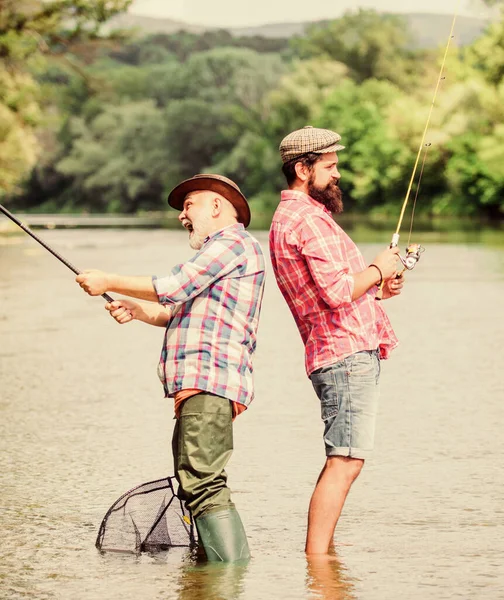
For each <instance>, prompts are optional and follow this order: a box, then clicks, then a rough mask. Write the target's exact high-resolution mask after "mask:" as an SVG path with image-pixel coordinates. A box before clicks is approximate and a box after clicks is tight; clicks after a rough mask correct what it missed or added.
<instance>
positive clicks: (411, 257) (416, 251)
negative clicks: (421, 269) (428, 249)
mask: <svg viewBox="0 0 504 600" xmlns="http://www.w3.org/2000/svg"><path fill="white" fill-rule="evenodd" d="M423 252H425V248H424V247H423V246H420V244H410V245H409V246H408V247H407V248H406V256H405V257H404V258H403V257H402V256H401V255H400V254H398V257H399V260H400V261H401V262H402V264H403V267H404V269H407V270H408V271H411V270H412V269H414V268H415V267H416V264H417V262H418V261H419V260H420V256H421V255H422V253H423ZM403 272H404V270H403Z"/></svg>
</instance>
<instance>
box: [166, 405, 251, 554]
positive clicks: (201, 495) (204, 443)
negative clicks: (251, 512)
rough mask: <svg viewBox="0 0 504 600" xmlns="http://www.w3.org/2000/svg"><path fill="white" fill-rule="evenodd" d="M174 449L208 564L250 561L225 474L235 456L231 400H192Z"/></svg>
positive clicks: (182, 488) (178, 475)
mask: <svg viewBox="0 0 504 600" xmlns="http://www.w3.org/2000/svg"><path fill="white" fill-rule="evenodd" d="M172 448H173V462H174V467H175V476H176V478H177V480H178V482H179V485H180V490H179V494H180V496H181V498H182V499H183V500H184V501H185V503H186V506H187V508H188V509H189V510H190V511H191V514H192V516H193V518H194V521H195V523H196V528H197V530H198V537H199V540H200V542H201V544H202V545H203V548H204V549H205V553H206V555H207V559H208V560H209V561H224V562H235V561H239V560H246V559H248V558H250V552H249V548H248V543H247V536H246V535H245V530H244V528H243V524H242V522H241V519H240V515H239V514H238V512H237V510H236V508H235V506H234V504H233V503H232V502H231V492H230V490H229V488H228V487H227V475H226V471H225V470H224V469H225V466H226V464H227V462H228V460H229V459H230V457H231V454H232V452H233V421H232V407H231V403H230V402H229V400H227V399H226V398H221V397H220V396H214V395H212V394H198V395H196V396H191V397H190V398H188V399H187V400H186V401H185V402H184V403H183V404H182V408H181V411H180V418H178V419H177V423H176V425H175V429H174V431H173V440H172Z"/></svg>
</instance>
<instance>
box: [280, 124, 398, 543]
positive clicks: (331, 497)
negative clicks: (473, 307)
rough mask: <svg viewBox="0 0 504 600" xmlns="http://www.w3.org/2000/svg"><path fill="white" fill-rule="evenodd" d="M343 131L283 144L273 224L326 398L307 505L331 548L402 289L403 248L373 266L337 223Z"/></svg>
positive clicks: (289, 295) (311, 531) (371, 414)
mask: <svg viewBox="0 0 504 600" xmlns="http://www.w3.org/2000/svg"><path fill="white" fill-rule="evenodd" d="M340 139H341V136H340V135H339V134H337V133H335V132H333V131H329V130H326V129H317V128H314V127H304V128H303V129H300V130H297V131H293V132H292V133H290V134H289V135H287V136H286V137H285V138H284V139H283V140H282V142H281V144H280V155H281V158H282V162H283V168H282V170H283V173H284V175H285V177H286V179H287V184H288V188H289V189H288V190H284V191H283V192H282V194H281V201H280V204H279V205H278V208H277V209H276V212H275V214H274V217H273V221H272V224H271V229H270V237H269V239H270V253H271V260H272V264H273V269H274V272H275V277H276V280H277V283H278V286H279V288H280V291H281V292H282V294H283V296H284V298H285V300H286V301H287V304H288V306H289V308H290V310H291V312H292V314H293V316H294V319H295V321H296V325H297V327H298V329H299V333H300V334H301V338H302V340H303V343H304V345H305V367H306V372H307V375H308V376H309V378H310V379H311V381H312V384H313V387H314V389H315V392H316V394H317V396H318V397H319V399H320V403H321V415H322V420H323V421H324V443H325V450H326V461H325V464H324V467H323V469H322V472H321V473H320V475H319V478H318V481H317V484H316V486H315V490H314V492H313V495H312V498H311V501H310V507H309V511H308V530H307V536H306V548H305V550H306V553H307V554H327V553H328V551H329V548H330V546H331V544H332V540H333V536H334V531H335V528H336V524H337V522H338V519H339V516H340V514H341V511H342V509H343V505H344V502H345V499H346V497H347V494H348V492H349V490H350V487H351V485H352V483H353V482H354V481H355V479H356V478H357V477H358V475H359V473H360V471H361V469H362V466H363V464H364V460H365V459H366V458H368V457H369V456H370V454H371V452H372V450H373V444H374V432H375V420H376V412H377V402H378V382H379V375H380V360H381V359H384V358H388V356H389V354H390V352H391V350H392V349H393V348H394V347H395V346H396V345H397V339H396V337H395V335H394V332H393V330H392V327H391V325H390V322H389V320H388V318H387V315H386V314H385V312H384V310H383V308H382V305H381V304H380V303H379V302H377V301H376V300H375V295H376V292H377V290H378V287H379V286H381V284H382V283H383V298H384V299H386V298H390V297H392V296H396V295H398V294H400V292H401V288H402V286H403V282H402V279H400V278H399V279H396V264H397V256H396V255H397V253H398V251H399V250H398V249H397V248H387V249H386V250H384V251H383V252H381V253H380V254H378V256H377V257H376V258H375V259H374V261H373V262H372V264H370V265H369V266H368V265H367V264H366V262H365V261H364V258H363V257H362V254H361V253H360V251H359V249H358V248H357V246H356V245H355V244H354V243H353V242H352V240H351V239H350V238H349V236H348V235H347V234H346V233H345V232H344V231H343V229H342V228H341V227H340V226H339V225H338V224H337V223H336V222H335V221H334V219H333V217H332V216H331V213H335V214H339V213H341V212H342V210H343V202H342V194H341V190H340V188H339V186H338V183H339V180H340V174H339V171H338V155H337V152H339V151H340V150H343V148H344V146H341V145H340V144H339V141H340Z"/></svg>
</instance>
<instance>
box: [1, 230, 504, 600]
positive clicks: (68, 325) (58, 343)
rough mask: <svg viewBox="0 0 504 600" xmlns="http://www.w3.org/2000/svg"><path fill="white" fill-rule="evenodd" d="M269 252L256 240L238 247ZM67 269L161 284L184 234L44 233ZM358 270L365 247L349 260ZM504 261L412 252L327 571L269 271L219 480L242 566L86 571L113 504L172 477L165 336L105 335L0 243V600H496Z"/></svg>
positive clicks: (153, 563)
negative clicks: (367, 440) (376, 404)
mask: <svg viewBox="0 0 504 600" xmlns="http://www.w3.org/2000/svg"><path fill="white" fill-rule="evenodd" d="M254 234H255V235H256V237H258V239H259V240H260V241H261V243H262V244H263V247H264V249H265V251H266V248H267V234H266V233H264V232H254ZM41 235H42V236H43V237H44V239H46V240H47V241H48V242H49V243H50V244H52V245H53V246H54V247H55V248H57V249H58V250H59V251H60V252H61V253H62V254H63V255H64V256H65V257H66V258H68V259H69V260H70V261H71V262H73V263H74V264H75V265H77V266H78V267H80V268H82V269H84V268H91V267H94V268H101V269H104V270H110V271H115V272H118V273H124V274H136V275H144V274H158V275H163V274H166V273H167V272H168V271H169V270H170V269H171V267H172V266H173V265H174V264H176V263H177V262H179V261H183V260H185V259H186V258H188V257H189V256H190V255H191V254H192V251H191V250H190V249H189V247H188V246H187V239H186V235H185V233H184V232H181V231H167V230H154V231H139V230H130V231H119V230H117V231H115V230H107V231H101V230H93V231H85V230H79V231H59V230H56V231H47V232H42V233H41ZM361 248H362V250H363V252H364V254H365V256H366V258H367V259H368V260H369V261H371V259H372V258H373V257H374V256H375V254H376V253H377V251H378V250H379V249H380V248H381V246H380V245H377V244H363V245H362V246H361ZM503 297H504V248H503V247H502V245H500V246H499V244H496V245H494V246H488V247H485V246H482V245H478V244H474V245H469V244H459V245H439V244H427V250H426V252H425V254H424V255H423V256H422V259H421V262H420V263H419V264H418V267H417V269H416V270H415V271H414V272H412V273H411V274H409V275H408V283H407V286H406V287H405V290H404V293H403V295H402V296H401V297H400V298H399V299H395V300H391V301H387V303H386V304H385V307H386V308H387V310H388V313H389V315H390V317H391V320H392V322H393V325H394V327H395V330H396V333H397V334H398V336H399V338H400V340H401V346H400V348H398V349H397V350H396V351H395V353H394V354H393V356H392V358H391V360H390V361H388V362H385V363H383V369H382V372H383V378H382V399H381V408H380V415H379V421H378V428H377V443H376V452H375V455H374V457H373V458H372V459H371V460H369V461H368V463H367V464H366V466H365V468H364V470H363V472H362V475H361V477H360V478H359V480H358V481H357V482H356V484H355V486H354V487H353V489H352V491H351V494H350V497H349V500H348V502H347V505H346V507H345V509H344V513H343V515H342V518H341V520H340V523H339V525H338V528H337V534H336V538H335V541H336V556H335V557H333V558H332V559H331V560H311V561H309V562H307V560H306V558H305V556H304V553H303V544H304V536H305V528H306V510H307V506H308V502H309V498H310V495H311V492H312V489H313V486H314V484H315V481H316V479H317V476H318V472H319V470H320V468H321V467H322V464H323V461H324V455H323V443H322V439H321V433H322V427H321V422H320V419H319V408H318V401H317V399H316V396H315V394H314V392H313V390H312V388H311V384H310V382H309V381H308V379H307V378H306V376H305V374H304V370H303V349H302V345H301V341H300V339H299V335H298V333H297V330H296V329H295V326H294V322H293V320H292V317H291V316H290V314H289V312H288V310H287V308H286V306H285V305H284V302H283V299H282V298H281V296H280V294H279V292H278V290H277V288H276V284H275V282H274V279H273V277H272V272H271V269H270V270H269V280H268V282H267V289H266V294H265V299H264V305H263V313H262V320H261V325H260V331H259V343H258V351H257V357H256V361H255V368H256V399H255V400H254V402H253V404H252V406H251V408H250V409H249V410H248V411H247V412H246V413H245V414H244V415H241V416H240V417H239V418H238V420H237V421H236V423H235V453H234V456H233V458H232V461H231V463H230V466H229V469H228V472H229V479H230V484H231V487H232V489H233V492H234V500H235V502H236V504H237V505H238V508H239V510H240V512H241V515H242V518H243V521H244V523H245V526H246V530H247V534H248V537H249V543H250V547H251V551H252V554H253V558H252V560H251V562H250V563H249V564H248V565H247V566H246V567H225V568H222V567H221V566H218V565H217V566H215V565H206V566H198V565H196V564H195V563H194V561H193V560H191V558H190V556H189V555H188V553H187V552H186V551H185V550H184V549H177V550H173V551H170V552H168V553H163V554H159V555H142V556H140V557H135V556H132V555H115V554H114V555H110V554H109V555H105V556H102V555H100V554H99V553H98V552H97V551H96V549H95V547H94V542H95V538H96V534H97V530H98V526H99V524H100V521H101V519H102V517H103V515H104V514H105V512H106V510H107V509H108V508H109V506H110V505H111V504H112V503H113V502H114V501H115V500H116V499H117V498H118V497H119V496H120V495H121V494H122V493H123V492H125V491H126V490H128V489H129V488H131V487H133V486H134V485H137V484H139V483H142V482H145V481H149V480H153V479H157V478H160V477H163V476H165V475H166V474H170V473H171V465H172V462H171V456H170V437H171V431H172V427H173V419H172V406H171V403H170V401H168V400H164V399H163V398H162V388H161V385H160V383H159V382H158V380H157V377H156V366H157V360H158V356H159V352H160V346H161V342H162V334H163V331H162V330H161V329H158V328H152V327H148V326H146V325H144V324H142V323H131V324H128V325H125V326H119V325H117V324H116V323H114V322H113V320H112V319H111V318H110V317H109V316H108V314H107V313H106V311H105V310H104V309H103V301H102V300H101V299H99V298H90V297H88V296H86V295H85V294H84V293H83V292H82V291H81V290H80V288H79V287H78V286H77V285H76V284H75V283H74V282H73V274H72V273H71V272H70V271H68V270H67V269H66V268H65V267H64V266H63V265H62V264H61V263H59V262H58V261H57V260H56V259H54V258H53V257H52V256H51V255H49V254H48V253H47V252H46V251H45V250H43V249H42V248H40V247H39V246H37V244H36V243H35V242H34V241H33V240H31V239H30V238H28V237H27V236H19V237H18V236H14V237H13V236H10V237H8V238H3V239H0V308H1V310H0V445H1V446H0V447H1V455H0V484H1V490H2V503H1V512H0V528H1V531H2V543H1V550H0V597H1V598H6V599H11V598H13V599H14V598H16V599H17V598H19V599H21V598H36V599H37V600H45V599H51V600H52V599H60V598H61V599H67V598H77V599H78V600H95V599H96V598H104V599H107V600H108V599H111V600H112V599H116V598H117V599H122V600H129V599H136V598H139V597H144V598H152V599H154V598H155V599H159V600H161V599H170V600H171V599H174V600H175V599H176V600H186V599H187V600H189V599H191V600H200V599H205V600H217V599H221V598H225V599H228V598H229V599H231V598H233V599H234V598H237V599H238V598H239V599H242V600H252V599H254V600H256V599H264V600H269V599H275V598H288V599H290V600H298V599H299V600H301V599H306V598H323V599H331V600H333V599H336V600H350V599H351V600H390V599H396V598H408V599H411V600H414V599H417V598H418V599H422V600H423V599H425V598H426V597H428V598H436V599H445V598H446V599H449V598H450V599H451V598H478V599H479V598H488V599H489V600H490V599H491V600H495V599H497V598H504V566H503V565H504V503H503V498H504V468H503V466H502V465H503V460H504V436H503V435H502V429H503V424H504V378H503V360H502V349H503V347H504V319H503V316H502V314H503V311H502V308H503V306H504V303H503Z"/></svg>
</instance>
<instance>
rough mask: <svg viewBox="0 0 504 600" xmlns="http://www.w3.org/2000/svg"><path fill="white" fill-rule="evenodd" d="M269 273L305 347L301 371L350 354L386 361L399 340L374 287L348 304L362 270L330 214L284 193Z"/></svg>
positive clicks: (309, 200)
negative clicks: (368, 353)
mask: <svg viewBox="0 0 504 600" xmlns="http://www.w3.org/2000/svg"><path fill="white" fill-rule="evenodd" d="M269 240H270V253H271V261H272V264H273V270H274V272H275V277H276V280H277V283H278V287H279V288H280V291H281V292H282V294H283V296H284V298H285V300H286V301H287V304H288V305H289V308H290V310H291V312H292V314H293V316H294V319H295V321H296V324H297V326H298V329H299V333H300V334H301V338H302V340H303V343H304V345H305V350H306V356H305V365H306V372H307V374H308V375H310V374H311V373H312V372H313V371H315V370H316V369H319V368H321V367H325V366H328V365H331V364H334V363H336V362H338V361H340V360H342V359H344V358H346V357H347V356H350V355H351V354H354V353H355V352H360V351H362V350H375V349H379V351H380V357H381V358H388V357H389V354H390V352H391V351H392V350H393V349H394V348H395V347H396V346H397V344H398V341H397V338H396V336H395V334H394V331H393V329H392V326H391V325H390V321H389V319H388V317H387V314H386V313H385V311H384V310H383V307H382V305H381V304H380V302H378V301H376V300H375V294H376V291H377V288H376V286H373V287H372V288H371V289H370V290H369V291H368V292H366V293H365V294H363V295H362V296H361V297H360V298H357V300H353V301H352V293H353V289H354V279H353V277H352V273H358V272H361V271H363V270H364V269H365V268H366V267H367V265H366V263H365V261H364V258H363V256H362V254H361V252H360V251H359V249H358V248H357V246H356V245H355V244H354V242H353V241H352V240H351V239H350V237H349V236H348V235H347V234H346V233H345V232H344V231H343V229H341V227H340V226H339V225H338V224H337V223H335V221H334V220H333V218H332V216H331V213H330V212H329V211H328V210H327V209H326V208H325V207H324V206H323V205H322V204H320V203H319V202H317V201H316V200H314V199H313V198H311V197H310V196H307V195H306V194H304V193H303V192H299V191H294V190H286V191H283V192H282V196H281V202H280V204H279V205H278V208H277V209H276V211H275V214H274V216H273V222H272V224H271V229H270V235H269Z"/></svg>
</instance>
